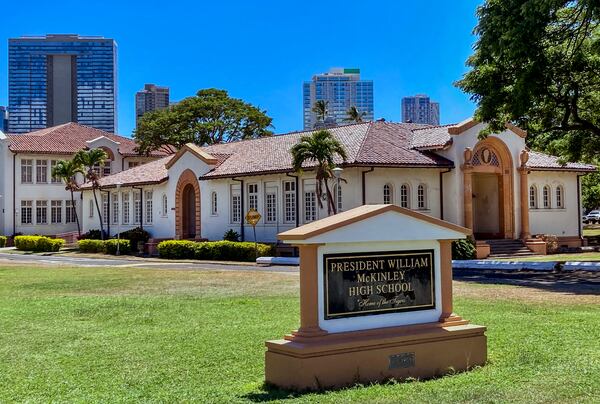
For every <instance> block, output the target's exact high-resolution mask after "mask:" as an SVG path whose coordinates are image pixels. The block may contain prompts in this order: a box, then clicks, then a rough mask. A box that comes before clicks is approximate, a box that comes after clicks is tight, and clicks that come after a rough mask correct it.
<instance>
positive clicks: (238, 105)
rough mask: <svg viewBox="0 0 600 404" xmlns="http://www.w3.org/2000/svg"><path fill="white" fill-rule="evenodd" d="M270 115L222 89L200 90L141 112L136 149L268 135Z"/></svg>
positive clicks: (269, 134)
mask: <svg viewBox="0 0 600 404" xmlns="http://www.w3.org/2000/svg"><path fill="white" fill-rule="evenodd" d="M271 121H272V119H271V118H270V117H268V116H267V115H266V112H265V111H263V110H261V109H259V108H257V107H255V106H253V105H251V104H249V103H246V102H244V101H242V100H239V99H237V98H232V97H230V96H229V95H228V94H227V91H225V90H218V89H214V88H209V89H205V90H200V91H198V93H197V94H196V96H195V97H189V98H186V99H184V100H182V101H181V102H179V103H178V104H176V105H174V106H172V107H170V108H167V109H163V110H159V111H153V112H150V113H147V114H144V116H143V117H142V119H141V120H140V122H139V125H138V127H137V128H136V129H135V132H134V135H133V136H134V138H135V140H136V142H138V145H139V146H138V150H139V151H140V152H141V153H144V154H147V153H149V152H151V151H153V150H165V151H167V152H172V151H173V148H179V147H181V146H183V145H184V144H186V143H195V144H198V145H205V144H209V145H210V144H216V143H223V142H230V141H234V140H240V139H252V138H257V137H262V136H271V135H272V134H273V133H272V132H271V131H270V130H269V129H268V128H270V127H271V126H272V125H271Z"/></svg>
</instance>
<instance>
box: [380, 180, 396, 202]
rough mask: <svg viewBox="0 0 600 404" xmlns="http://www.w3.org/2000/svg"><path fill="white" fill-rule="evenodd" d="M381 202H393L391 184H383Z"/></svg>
mask: <svg viewBox="0 0 600 404" xmlns="http://www.w3.org/2000/svg"><path fill="white" fill-rule="evenodd" d="M383 203H385V204H387V205H389V204H391V203H394V198H393V196H392V186H391V185H390V184H385V185H384V186H383Z"/></svg>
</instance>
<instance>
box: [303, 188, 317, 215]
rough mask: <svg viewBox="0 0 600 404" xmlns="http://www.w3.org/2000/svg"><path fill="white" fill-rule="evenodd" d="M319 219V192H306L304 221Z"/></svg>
mask: <svg viewBox="0 0 600 404" xmlns="http://www.w3.org/2000/svg"><path fill="white" fill-rule="evenodd" d="M314 220H317V194H316V193H315V192H314V191H310V192H305V193H304V221H305V222H312V221H314Z"/></svg>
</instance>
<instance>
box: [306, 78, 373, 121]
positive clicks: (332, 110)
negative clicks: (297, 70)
mask: <svg viewBox="0 0 600 404" xmlns="http://www.w3.org/2000/svg"><path fill="white" fill-rule="evenodd" d="M302 91H303V93H302V99H303V110H304V129H313V128H314V127H315V125H316V124H317V116H316V115H315V113H314V112H313V111H312V108H313V106H314V105H315V102H316V101H319V100H324V101H328V102H329V103H328V114H327V115H328V116H327V119H326V121H330V120H331V121H333V122H335V124H343V123H348V121H347V120H346V118H347V111H348V109H350V107H356V108H357V109H358V111H359V112H361V113H363V117H362V119H363V121H372V120H373V119H374V111H373V81H372V80H361V79H360V69H343V68H334V69H330V70H329V72H327V73H323V74H317V75H314V76H313V78H312V80H311V81H305V82H304V85H303V88H302Z"/></svg>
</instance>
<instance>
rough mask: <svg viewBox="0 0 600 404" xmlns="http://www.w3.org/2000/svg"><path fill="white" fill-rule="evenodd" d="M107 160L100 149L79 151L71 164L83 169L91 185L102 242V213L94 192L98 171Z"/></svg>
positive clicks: (106, 156)
mask: <svg viewBox="0 0 600 404" xmlns="http://www.w3.org/2000/svg"><path fill="white" fill-rule="evenodd" d="M107 158H108V155H107V154H106V152H105V151H104V150H102V149H91V150H80V151H78V152H77V153H75V156H73V162H74V163H75V164H77V165H79V166H80V167H83V173H84V176H85V179H86V181H88V182H90V183H91V185H92V194H93V195H94V202H95V203H96V211H97V212H98V220H99V221H100V232H101V234H102V240H104V234H105V233H104V221H103V220H102V212H101V211H100V205H99V204H98V196H97V195H96V190H98V189H100V183H99V181H98V180H99V179H100V173H99V172H98V170H99V169H101V168H102V167H104V161H105V160H106V159H107Z"/></svg>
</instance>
